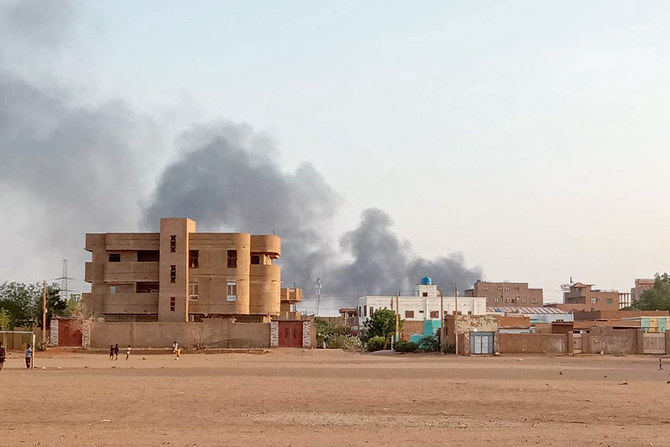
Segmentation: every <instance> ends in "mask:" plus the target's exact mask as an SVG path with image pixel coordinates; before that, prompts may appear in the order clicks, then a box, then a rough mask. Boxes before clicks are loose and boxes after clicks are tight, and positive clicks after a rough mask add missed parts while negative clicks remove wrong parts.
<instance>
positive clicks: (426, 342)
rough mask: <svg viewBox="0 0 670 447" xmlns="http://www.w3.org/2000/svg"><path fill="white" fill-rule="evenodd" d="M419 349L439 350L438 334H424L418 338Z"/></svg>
mask: <svg viewBox="0 0 670 447" xmlns="http://www.w3.org/2000/svg"><path fill="white" fill-rule="evenodd" d="M417 344H418V345H419V351H422V352H439V351H440V337H439V335H437V334H435V335H424V336H423V337H421V339H420V340H419V343H417Z"/></svg>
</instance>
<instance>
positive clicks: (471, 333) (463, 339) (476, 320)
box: [445, 315, 499, 355]
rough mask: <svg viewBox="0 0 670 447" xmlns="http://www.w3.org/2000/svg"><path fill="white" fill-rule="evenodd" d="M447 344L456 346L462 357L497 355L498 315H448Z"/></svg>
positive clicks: (446, 323)
mask: <svg viewBox="0 0 670 447" xmlns="http://www.w3.org/2000/svg"><path fill="white" fill-rule="evenodd" d="M445 326H446V328H447V337H446V339H447V343H449V344H450V345H452V346H455V345H456V339H457V338H458V352H457V354H460V355H471V354H495V353H496V352H499V349H498V328H499V326H498V316H497V315H447V317H446V319H445Z"/></svg>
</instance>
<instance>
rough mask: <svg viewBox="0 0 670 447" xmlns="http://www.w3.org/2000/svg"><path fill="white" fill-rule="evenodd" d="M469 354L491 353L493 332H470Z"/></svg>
mask: <svg viewBox="0 0 670 447" xmlns="http://www.w3.org/2000/svg"><path fill="white" fill-rule="evenodd" d="M470 354H493V332H470Z"/></svg>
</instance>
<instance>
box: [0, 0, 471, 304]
mask: <svg viewBox="0 0 670 447" xmlns="http://www.w3.org/2000/svg"><path fill="white" fill-rule="evenodd" d="M75 16H76V14H75V11H74V9H73V3H68V2H52V1H48V0H44V1H41V2H23V1H16V2H10V3H6V4H4V5H3V6H2V7H0V100H1V101H2V102H1V107H0V159H1V160H2V163H0V206H1V207H2V209H3V215H5V213H6V215H8V216H9V215H11V216H12V217H15V216H21V213H22V212H24V210H25V209H26V208H30V209H31V210H32V212H31V213H29V214H28V215H26V214H25V212H24V214H23V215H22V220H20V221H19V222H18V223H17V224H16V225H17V226H16V228H15V229H14V233H16V232H17V231H19V232H20V233H21V234H24V235H27V234H31V235H34V236H32V237H30V238H26V237H24V238H16V237H13V236H12V235H11V234H9V233H10V232H7V231H3V232H0V233H1V234H2V235H0V237H1V238H3V239H1V240H0V244H2V246H3V247H5V248H6V249H7V250H8V251H10V252H11V253H12V254H13V256H11V259H12V264H11V265H10V264H7V263H2V264H0V270H2V271H3V272H14V271H18V270H15V269H14V270H12V268H13V267H12V266H14V265H15V264H16V263H17V262H19V263H23V264H25V265H28V266H31V267H28V268H34V261H33V260H32V257H34V253H35V247H37V246H39V249H40V254H41V258H45V259H48V260H49V262H50V263H57V262H58V261H59V260H60V259H62V258H63V257H68V258H69V259H70V260H71V261H74V263H75V265H78V266H80V267H81V266H83V261H84V260H85V259H86V254H85V253H84V252H83V244H84V238H83V235H84V234H85V233H86V232H108V231H134V230H136V229H137V228H138V227H141V228H144V229H147V230H150V229H151V230H154V229H155V228H156V226H157V224H158V221H159V218H160V217H162V216H175V217H176V216H184V217H190V218H193V219H194V220H196V221H197V223H198V228H199V229H200V230H205V231H244V232H251V233H257V234H258V233H264V234H271V233H276V234H278V235H279V236H281V237H282V247H283V248H282V251H283V254H282V259H281V264H282V268H283V273H282V276H283V281H284V285H286V286H292V285H293V284H294V283H295V284H296V285H298V286H300V287H303V288H305V293H306V295H307V296H309V295H311V294H312V292H313V288H312V284H313V281H314V279H315V278H316V277H317V276H318V277H321V278H322V280H323V283H324V293H326V294H329V295H333V296H338V295H339V296H343V297H344V296H355V295H357V294H358V295H363V294H379V293H392V292H394V291H396V290H409V289H411V287H413V285H414V284H415V283H416V282H417V280H418V279H419V278H421V277H422V276H425V275H429V276H432V277H433V278H434V279H435V280H436V281H437V282H439V283H440V284H443V285H446V284H451V283H452V282H454V281H458V282H459V283H461V284H471V283H472V282H473V281H474V280H476V279H478V278H479V277H481V270H480V269H479V268H475V269H468V268H467V267H465V265H464V262H463V259H462V257H461V256H459V255H452V256H450V257H448V258H437V259H434V260H426V259H423V258H421V257H418V256H416V255H414V254H413V253H412V250H411V246H410V244H409V243H408V242H404V241H402V240H400V239H399V238H398V237H397V236H396V235H395V234H394V233H393V231H392V228H391V227H392V220H391V218H390V217H389V216H388V215H387V214H386V213H384V212H383V211H381V210H379V209H368V210H365V211H364V212H363V213H362V216H361V221H360V225H359V226H358V227H357V228H356V229H354V230H352V231H350V232H347V233H345V234H344V235H343V236H341V237H340V238H339V246H337V244H336V243H334V242H336V241H337V238H336V237H331V236H330V234H331V233H330V231H329V230H328V229H329V222H330V221H331V220H332V218H333V216H334V215H335V213H336V211H337V209H338V204H339V203H340V201H341V198H340V197H339V195H338V193H337V192H336V191H334V190H333V188H332V187H331V186H329V185H328V184H327V183H326V181H325V180H324V178H323V177H322V176H321V174H320V173H319V172H317V171H316V170H315V169H314V167H313V166H312V165H310V164H308V163H305V164H302V165H300V166H299V167H298V168H297V169H296V170H295V171H294V172H285V171H283V170H282V169H281V168H280V167H279V162H278V157H279V154H278V151H277V149H276V148H275V147H274V144H273V143H272V140H271V139H270V138H267V137H266V136H264V135H262V134H258V133H257V132H255V131H254V130H253V129H252V128H251V127H250V126H247V125H241V124H235V123H230V122H219V123H215V124H209V125H196V126H193V127H192V128H191V129H190V130H188V131H186V132H183V133H182V135H181V136H180V137H179V138H178V139H177V141H176V146H177V147H178V156H177V157H176V158H175V159H173V160H171V161H169V162H168V163H167V165H166V167H165V168H164V169H163V170H162V171H160V172H159V175H158V181H157V183H156V184H155V185H153V184H152V183H150V181H148V180H147V179H151V178H152V177H153V175H154V174H155V172H154V171H152V169H155V168H153V166H154V164H153V163H150V161H149V160H152V159H153V160H155V159H156V158H157V157H159V156H160V155H161V154H164V153H170V152H171V150H168V151H166V150H165V146H166V145H165V144H164V142H163V138H165V137H164V136H162V135H166V134H167V133H166V132H164V128H163V127H162V126H160V125H159V124H156V123H155V121H154V120H153V119H152V118H150V117H146V116H142V115H140V114H138V113H135V112H134V111H133V110H132V109H131V108H130V107H129V106H128V105H126V104H125V103H124V102H122V101H113V102H109V103H105V104H102V105H91V104H86V103H85V102H84V101H83V100H82V98H81V97H79V96H77V95H76V94H75V93H74V91H76V88H75V87H74V86H72V87H70V88H68V86H67V85H66V86H62V85H58V84H57V83H56V82H55V81H54V80H52V79H49V80H48V81H45V80H44V79H45V78H39V76H32V75H31V74H30V73H32V72H33V68H34V67H33V66H32V64H33V62H30V63H29V62H24V61H22V60H20V58H21V57H23V58H24V59H25V55H26V54H39V55H40V56H41V57H43V58H45V59H54V60H56V59H58V57H59V55H60V54H61V53H60V48H61V45H63V43H64V42H67V40H68V38H69V37H68V32H69V31H68V30H70V28H71V26H72V23H73V22H74V17H75ZM35 36H36V37H35ZM152 190H153V191H152ZM150 191H152V192H150ZM17 197H18V198H19V199H16V198H17ZM20 253H23V255H19V254H20ZM73 253H76V254H75V255H73ZM7 279H21V278H7Z"/></svg>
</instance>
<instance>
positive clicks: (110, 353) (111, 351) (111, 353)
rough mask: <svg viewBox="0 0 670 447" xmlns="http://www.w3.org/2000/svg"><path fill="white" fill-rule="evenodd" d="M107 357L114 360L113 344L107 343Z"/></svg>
mask: <svg viewBox="0 0 670 447" xmlns="http://www.w3.org/2000/svg"><path fill="white" fill-rule="evenodd" d="M109 359H110V360H114V345H109Z"/></svg>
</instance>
